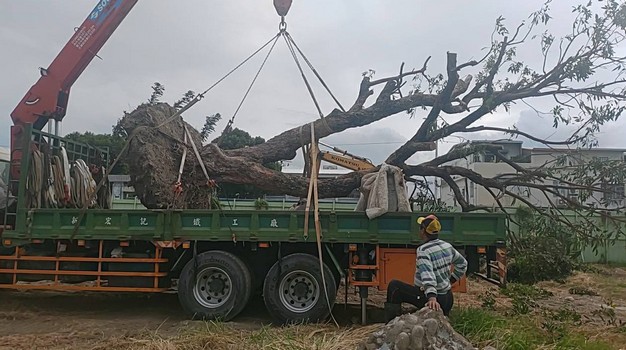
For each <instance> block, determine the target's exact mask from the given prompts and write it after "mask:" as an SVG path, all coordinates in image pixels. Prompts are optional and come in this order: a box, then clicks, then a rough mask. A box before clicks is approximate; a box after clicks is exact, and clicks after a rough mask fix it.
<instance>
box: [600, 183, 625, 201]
mask: <svg viewBox="0 0 626 350" xmlns="http://www.w3.org/2000/svg"><path fill="white" fill-rule="evenodd" d="M602 189H603V190H604V191H605V192H604V200H605V201H606V202H616V201H621V200H623V199H624V184H607V183H604V184H602Z"/></svg>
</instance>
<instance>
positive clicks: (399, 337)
mask: <svg viewBox="0 0 626 350" xmlns="http://www.w3.org/2000/svg"><path fill="white" fill-rule="evenodd" d="M475 349H476V348H475V347H473V346H472V344H471V343H470V342H469V341H467V339H465V338H463V337H462V336H461V335H460V334H458V333H457V332H455V331H454V329H453V328H452V326H451V325H450V322H448V319H447V318H446V317H445V316H444V315H443V313H442V312H441V311H434V310H430V309H428V308H424V309H422V310H419V311H417V312H415V313H413V314H406V315H402V316H399V317H396V318H395V319H393V320H391V321H390V322H389V323H387V324H386V325H385V326H384V327H383V328H382V329H380V330H378V331H376V332H374V333H373V334H372V335H371V336H370V337H369V338H368V339H367V341H365V342H364V343H363V344H361V345H360V347H359V350H475Z"/></svg>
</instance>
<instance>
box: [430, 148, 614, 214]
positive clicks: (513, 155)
mask: <svg viewBox="0 0 626 350" xmlns="http://www.w3.org/2000/svg"><path fill="white" fill-rule="evenodd" d="M474 142H477V143H485V142H490V143H494V144H497V145H499V146H501V147H502V151H500V153H501V154H502V155H504V156H505V157H506V158H508V159H510V160H512V161H514V162H515V163H517V164H518V165H520V166H522V167H524V168H531V169H532V168H538V167H542V166H544V167H555V166H559V168H563V167H565V168H566V167H567V166H576V165H580V164H582V163H585V162H589V161H591V160H594V159H595V160H600V161H609V160H621V161H626V149H614V148H592V149H583V150H576V151H571V150H568V149H554V148H533V149H525V148H523V147H522V142H521V141H474ZM557 164H558V165H557ZM450 165H456V166H462V167H464V168H468V169H470V170H473V171H475V172H476V173H478V174H480V175H482V176H483V177H486V178H493V177H496V176H499V177H501V178H506V176H507V175H508V176H516V175H517V171H516V170H515V169H514V168H513V167H511V166H510V165H509V164H507V163H504V162H501V161H499V160H497V158H496V157H495V155H494V154H492V153H490V152H482V153H477V154H474V155H472V156H470V157H468V158H465V159H459V160H456V161H454V162H451V163H450ZM453 180H454V181H455V182H456V184H457V186H458V187H459V188H460V189H461V192H462V193H463V196H464V197H465V199H466V200H467V201H468V203H470V204H472V205H476V206H488V207H495V206H497V203H496V200H495V199H494V198H493V196H492V195H491V194H490V193H489V192H488V191H487V190H486V189H485V188H483V187H482V186H480V185H478V184H475V183H473V182H472V181H470V180H469V179H466V178H464V177H460V176H453ZM544 184H546V185H559V183H558V181H557V180H550V183H544ZM596 186H603V187H604V188H606V189H607V190H609V191H608V192H597V193H594V194H593V196H592V197H590V198H586V199H585V202H584V203H585V204H588V205H594V206H597V207H618V206H622V205H624V200H625V191H624V184H623V183H621V184H596ZM508 190H510V191H511V192H513V193H516V194H517V195H519V196H521V197H523V198H524V199H525V200H527V201H528V202H530V203H532V204H533V205H535V206H538V207H552V206H556V207H565V206H567V201H566V200H563V199H562V198H560V197H559V196H558V195H556V194H548V195H547V196H546V195H545V194H544V193H542V192H541V191H540V190H538V189H533V188H528V187H519V188H516V187H512V188H511V187H509V188H508ZM493 191H494V193H495V194H496V195H498V196H501V198H500V202H501V203H502V204H503V205H504V206H517V205H520V204H522V203H521V201H520V200H518V199H516V198H514V197H511V196H508V195H502V194H501V193H500V192H499V191H498V190H495V189H493ZM559 193H560V194H561V195H564V196H566V197H568V198H569V199H570V200H573V201H579V192H578V191H577V190H574V189H561V190H559ZM441 200H442V201H443V202H444V203H446V204H447V205H450V206H453V207H459V205H458V202H457V200H456V197H455V196H454V192H453V191H452V189H451V188H450V186H449V185H448V184H446V183H445V182H442V185H441ZM605 203H608V205H606V204H605Z"/></svg>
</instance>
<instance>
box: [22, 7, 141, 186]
mask: <svg viewBox="0 0 626 350" xmlns="http://www.w3.org/2000/svg"><path fill="white" fill-rule="evenodd" d="M137 1H138V0H99V1H98V3H97V4H96V6H95V7H94V9H93V10H92V11H91V12H90V13H89V16H88V17H87V19H85V21H84V22H83V23H82V24H81V26H80V27H78V28H76V32H75V33H74V35H72V37H71V38H70V40H69V41H68V42H67V43H66V44H65V46H64V47H63V49H62V50H61V51H60V52H59V54H58V55H57V56H56V58H55V59H54V60H53V61H52V63H51V64H50V66H49V67H48V68H47V69H44V68H40V73H41V77H40V78H39V80H37V82H36V83H35V85H33V86H32V87H31V88H30V89H29V90H28V92H27V93H26V95H25V96H24V97H23V98H22V100H21V101H20V103H19V104H18V105H17V107H15V109H14V110H13V112H12V113H11V119H12V120H13V124H14V125H13V126H12V127H11V163H12V164H11V173H12V176H13V178H19V166H20V165H19V164H20V160H21V158H22V150H20V149H19V147H20V135H21V134H22V129H23V126H24V125H26V124H32V125H33V128H35V129H37V130H41V129H42V128H43V127H44V126H45V125H46V123H48V121H50V120H55V121H61V120H62V119H63V117H65V113H66V111H67V104H68V100H69V95H70V89H71V87H72V85H73V84H74V82H76V80H77V79H78V77H79V76H80V75H81V73H82V72H83V71H84V70H85V68H87V66H88V65H89V63H90V62H91V60H93V58H94V57H96V56H97V54H98V51H100V49H101V48H102V46H103V45H104V44H105V43H106V42H107V40H108V39H109V38H110V37H111V35H112V34H113V32H114V31H115V29H117V27H118V26H119V24H120V23H121V22H122V21H123V20H124V18H125V17H126V15H127V14H128V13H129V12H130V10H131V9H132V8H133V6H135V4H136V3H137Z"/></svg>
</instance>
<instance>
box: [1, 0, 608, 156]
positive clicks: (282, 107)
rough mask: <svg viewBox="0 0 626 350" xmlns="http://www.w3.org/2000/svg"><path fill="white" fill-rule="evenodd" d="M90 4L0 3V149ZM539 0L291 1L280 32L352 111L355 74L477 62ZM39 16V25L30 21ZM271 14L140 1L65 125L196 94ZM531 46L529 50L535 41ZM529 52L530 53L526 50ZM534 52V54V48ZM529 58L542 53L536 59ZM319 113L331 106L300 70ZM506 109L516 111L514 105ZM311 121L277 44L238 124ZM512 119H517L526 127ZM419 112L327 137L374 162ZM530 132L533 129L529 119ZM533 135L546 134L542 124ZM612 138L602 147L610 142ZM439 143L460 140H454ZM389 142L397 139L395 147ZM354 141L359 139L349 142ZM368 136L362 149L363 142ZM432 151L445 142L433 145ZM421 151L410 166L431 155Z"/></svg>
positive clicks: (88, 77) (229, 110) (241, 53)
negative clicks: (495, 34)
mask: <svg viewBox="0 0 626 350" xmlns="http://www.w3.org/2000/svg"><path fill="white" fill-rule="evenodd" d="M95 3H96V1H78V2H72V6H68V5H67V0H49V1H5V2H2V3H0V47H2V48H3V49H4V50H3V52H4V54H3V57H2V64H1V65H0V76H2V79H1V83H0V96H2V99H0V110H2V111H4V115H5V117H4V118H0V130H5V131H4V132H2V133H0V144H4V145H6V144H8V143H9V132H8V129H9V126H10V124H11V120H10V118H9V117H8V115H9V113H10V112H11V111H12V110H13V108H14V107H15V105H16V104H17V103H18V102H19V101H20V100H21V98H22V96H24V94H25V93H26V91H27V90H28V88H29V87H30V86H31V85H32V84H33V83H34V82H35V81H36V80H37V79H38V74H39V73H38V71H37V68H38V67H40V66H42V67H46V66H48V64H49V62H51V61H52V59H53V58H54V57H55V56H56V55H57V53H58V52H59V50H60V49H61V48H62V47H63V45H64V44H65V43H66V42H67V40H68V39H69V38H70V36H71V35H72V33H73V30H74V27H76V26H78V25H79V24H80V23H81V22H82V21H83V20H84V18H85V17H86V16H87V14H88V13H90V11H91V9H92V8H93V6H94V5H95ZM542 3H543V0H529V1H520V2H516V4H515V6H511V5H510V3H509V2H506V1H501V0H486V1H481V2H476V3H472V4H471V6H469V5H459V4H458V3H456V2H433V1H415V0H397V1H394V2H393V4H391V3H390V2H388V1H380V0H359V1H336V0H316V1H299V2H294V4H293V6H292V9H291V12H290V13H289V15H288V16H287V22H288V30H289V31H290V33H291V34H292V35H293V37H294V38H295V40H296V42H297V43H298V45H299V46H300V48H301V49H302V50H303V51H304V52H305V53H306V54H307V56H308V58H309V59H310V61H311V62H312V63H313V64H314V65H315V67H316V68H317V70H318V71H319V73H320V74H321V75H322V76H323V77H324V78H325V81H326V83H327V84H328V86H330V87H331V89H332V90H333V92H334V93H335V95H336V96H337V97H338V99H339V100H340V101H341V102H342V103H343V104H344V106H345V107H349V106H350V104H351V103H352V102H353V101H354V99H355V98H356V95H357V91H358V87H359V83H360V79H361V73H362V72H363V71H366V70H367V69H374V70H375V71H376V77H383V76H388V75H393V74H396V73H397V71H398V68H399V65H400V63H401V62H405V63H406V67H407V68H412V67H420V66H421V65H422V63H423V61H424V59H425V58H426V57H428V56H430V55H432V57H433V58H432V60H431V61H430V64H429V72H430V73H431V74H436V73H437V72H443V71H444V70H445V55H446V52H447V51H454V52H458V54H459V61H466V60H470V59H476V58H480V57H481V56H482V55H483V54H484V51H483V48H484V47H486V46H488V45H489V39H490V36H491V33H492V30H493V24H494V22H495V19H496V18H497V17H498V16H500V15H503V16H504V17H505V18H506V20H507V23H509V24H510V25H512V26H514V25H515V24H517V23H519V22H521V21H522V20H524V19H526V18H527V16H528V14H529V13H530V12H531V11H533V10H535V9H537V8H539V7H540V6H541V4H542ZM553 7H554V12H553V15H554V17H555V20H554V22H555V23H556V24H555V26H556V27H555V28H556V29H557V30H565V29H567V28H569V27H568V26H569V23H568V22H567V20H568V17H567V16H569V13H570V12H569V8H570V7H571V4H566V2H560V3H554V4H553ZM34 19H36V20H34ZM278 21H279V19H278V17H277V16H276V13H275V11H274V9H273V8H272V6H271V2H268V1H246V0H231V1H222V2H218V1H205V0H185V1H183V2H179V1H167V0H150V1H139V2H138V3H137V5H136V6H135V8H134V9H133V10H132V11H131V13H130V14H129V15H128V16H127V18H126V19H125V20H124V21H123V23H122V24H121V25H120V26H119V28H118V29H117V30H116V32H115V33H114V34H113V35H112V37H111V38H110V40H109V41H108V42H107V43H106V44H105V46H104V47H103V48H102V50H101V51H100V52H99V56H100V57H101V58H102V60H100V59H98V58H96V59H94V60H93V62H92V63H91V64H90V65H89V67H88V68H87V69H86V70H85V72H84V73H83V74H82V75H81V77H80V78H79V79H78V81H77V82H76V83H75V84H74V86H73V88H72V92H71V94H70V102H69V108H68V113H67V116H66V118H65V120H64V123H63V131H64V132H66V133H67V132H72V131H93V132H97V133H102V132H109V131H110V130H111V126H112V125H113V124H115V122H116V120H117V118H119V117H120V116H121V115H122V112H123V111H124V110H131V109H133V108H134V107H135V106H136V105H138V104H139V103H141V102H142V101H144V100H145V99H147V98H148V96H149V94H150V86H151V85H152V83H153V82H155V81H159V82H161V83H162V84H164V85H165V86H166V89H167V90H166V96H165V98H166V99H167V100H168V101H174V100H176V99H178V98H179V96H181V95H182V94H183V93H184V92H185V91H187V90H189V89H191V90H194V91H197V92H199V91H202V90H204V89H205V88H206V87H208V86H209V85H211V84H212V83H214V82H215V81H217V80H218V79H219V78H221V77H222V76H223V75H224V74H225V73H227V72H228V71H229V70H230V69H231V68H233V67H234V66H235V65H237V64H238V63H239V62H241V60H243V59H244V58H245V57H247V56H248V55H249V54H250V53H251V52H253V51H254V50H256V49H257V48H258V47H259V46H260V45H261V44H262V43H264V42H265V41H267V40H268V39H269V38H270V37H272V36H273V35H274V34H275V33H276V31H277V29H278ZM535 49H536V48H535ZM533 52H535V51H533ZM535 53H536V52H535ZM262 59H263V57H262V56H258V57H255V58H254V59H253V60H251V61H250V62H249V63H248V64H246V65H245V66H244V67H242V69H241V70H239V71H237V72H236V73H235V74H233V75H232V76H231V77H229V78H228V79H227V80H225V81H224V82H223V83H221V84H220V85H219V86H217V87H216V88H215V89H213V90H212V91H211V92H210V93H209V94H207V96H206V98H205V99H203V100H202V101H201V102H200V103H199V104H198V105H196V106H195V107H194V108H193V109H191V110H190V111H188V112H187V113H186V114H185V116H184V117H185V119H186V120H188V121H189V122H190V123H192V124H193V125H194V126H196V127H197V128H200V127H202V124H203V122H204V116H206V115H208V114H213V113H216V112H219V113H221V114H222V115H223V116H224V120H223V121H222V124H220V125H218V130H220V129H221V127H223V126H224V123H225V122H226V120H227V119H228V118H230V117H231V116H232V115H233V113H234V111H235V109H236V108H237V105H238V104H239V101H240V100H241V98H242V96H243V94H244V92H245V89H246V88H247V87H248V85H249V84H250V82H251V80H252V78H253V76H254V74H255V73H256V70H257V69H258V67H259V65H260V64H261V60H262ZM528 59H529V60H530V61H533V62H535V63H538V62H539V63H540V60H538V58H537V57H536V55H535V56H533V55H529V56H528ZM308 77H309V79H310V80H311V83H312V85H313V88H314V89H315V91H316V96H317V98H318V100H319V102H320V104H321V107H322V110H323V112H324V113H328V112H330V111H331V110H332V108H334V107H335V105H334V102H333V101H332V99H330V98H329V97H328V96H327V95H326V94H325V93H324V90H323V89H322V88H321V86H320V84H319V83H318V82H316V81H315V78H314V76H313V75H312V74H310V73H308ZM515 113H520V111H516V112H515ZM515 113H510V114H503V115H499V114H498V115H490V116H487V117H486V118H485V121H484V122H485V123H487V122H489V123H492V122H493V123H496V124H498V125H512V124H513V123H514V122H516V121H517V120H516V117H518V116H520V115H521V114H515ZM316 118H319V116H318V115H317V111H316V109H315V106H314V105H313V103H312V101H311V98H310V96H309V95H308V92H307V90H306V88H305V85H304V83H303V82H302V79H301V77H300V74H299V72H298V70H297V68H296V66H295V64H294V62H293V61H292V59H291V57H290V55H289V51H288V50H287V48H286V46H285V43H284V42H279V43H278V44H277V46H276V48H275V52H274V53H273V54H272V56H271V57H270V59H269V60H268V62H267V65H266V67H265V68H264V71H263V72H262V74H261V75H260V76H259V79H258V81H257V83H256V84H255V86H254V87H253V89H252V91H251V93H250V95H249V97H248V99H247V101H246V103H245V104H244V105H243V107H242V109H241V111H240V112H239V114H238V116H237V118H236V120H235V126H236V127H239V128H242V129H244V130H247V131H248V132H250V133H251V134H253V135H260V136H263V137H264V138H266V139H268V138H270V137H272V136H274V135H276V134H277V133H279V132H281V131H283V130H285V129H288V128H293V127H295V126H297V125H301V124H304V123H307V122H310V121H312V120H315V119H316ZM523 121H524V120H522V118H521V117H520V119H519V122H523ZM420 122H421V119H419V118H414V119H409V118H408V117H407V116H406V115H404V114H399V115H398V116H394V117H391V118H388V119H386V120H384V121H381V122H378V123H375V124H373V125H371V126H368V127H366V128H359V129H356V130H354V131H349V132H345V133H341V134H340V135H335V136H333V137H330V138H328V140H327V141H328V143H334V144H336V145H338V146H340V145H345V147H344V148H346V149H348V150H350V151H352V152H353V153H356V154H361V155H364V156H367V157H369V158H371V159H372V160H373V161H375V162H376V163H380V162H382V161H383V160H384V159H385V158H386V156H387V155H388V154H389V153H390V152H391V151H393V150H394V149H395V148H397V147H398V146H399V144H398V143H397V142H404V141H405V140H406V139H408V138H410V137H411V136H412V135H413V134H414V133H415V131H416V129H417V127H419V123H420ZM530 126H531V127H534V126H535V125H530ZM537 131H538V132H540V131H543V127H540V128H539V129H538V130H537ZM611 135H613V134H607V135H603V137H605V136H606V139H607V140H609V141H607V144H609V143H611V144H612V143H613V142H617V139H615V136H611ZM446 141H447V142H452V143H454V142H458V140H455V139H454V138H450V140H446ZM393 142H396V143H393ZM357 143H360V144H357ZM364 143H367V144H364ZM440 147H441V150H440V151H441V152H443V151H445V149H446V148H449V144H448V143H444V142H442V143H440ZM427 153H428V154H430V153H432V152H430V153H429V152H426V153H424V154H420V155H418V156H416V158H415V159H413V161H416V162H418V161H420V160H421V159H424V158H427V157H432V155H428V154H427Z"/></svg>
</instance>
